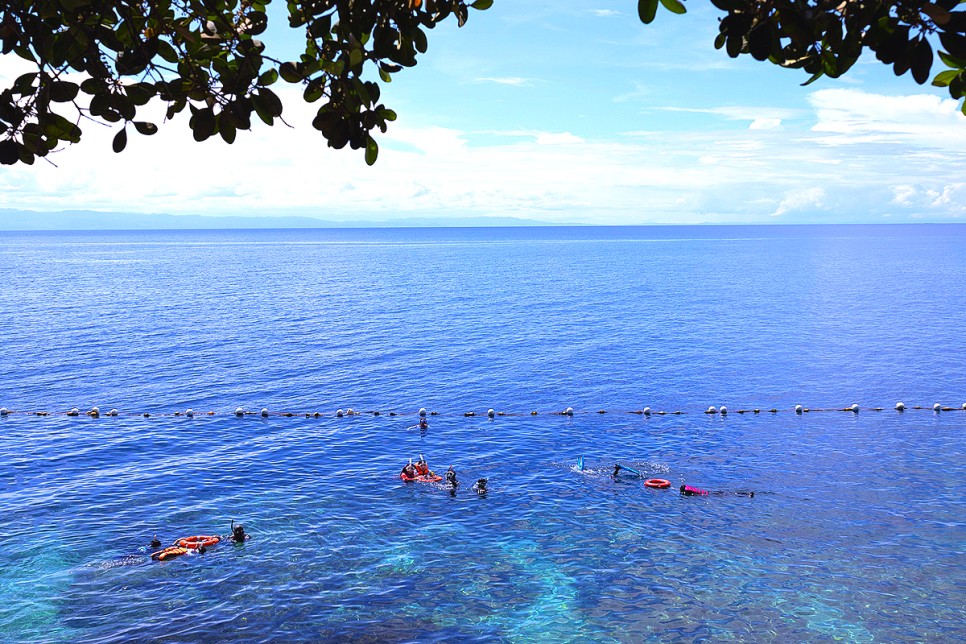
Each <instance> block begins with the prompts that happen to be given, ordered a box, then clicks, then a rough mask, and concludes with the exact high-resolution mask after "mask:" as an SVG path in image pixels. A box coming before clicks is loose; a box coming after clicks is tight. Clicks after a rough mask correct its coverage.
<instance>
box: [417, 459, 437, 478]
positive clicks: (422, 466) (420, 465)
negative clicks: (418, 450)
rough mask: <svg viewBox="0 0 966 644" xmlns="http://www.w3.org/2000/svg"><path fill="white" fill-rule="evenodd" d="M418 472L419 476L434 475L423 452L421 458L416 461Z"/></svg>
mask: <svg viewBox="0 0 966 644" xmlns="http://www.w3.org/2000/svg"><path fill="white" fill-rule="evenodd" d="M416 474H418V475H419V476H426V475H430V476H432V474H433V473H432V472H431V471H430V469H429V465H428V464H427V463H426V459H425V458H423V455H422V454H420V455H419V460H418V461H416Z"/></svg>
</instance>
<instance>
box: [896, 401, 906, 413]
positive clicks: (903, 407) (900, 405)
mask: <svg viewBox="0 0 966 644" xmlns="http://www.w3.org/2000/svg"><path fill="white" fill-rule="evenodd" d="M905 410H906V403H904V402H897V403H896V411H905Z"/></svg>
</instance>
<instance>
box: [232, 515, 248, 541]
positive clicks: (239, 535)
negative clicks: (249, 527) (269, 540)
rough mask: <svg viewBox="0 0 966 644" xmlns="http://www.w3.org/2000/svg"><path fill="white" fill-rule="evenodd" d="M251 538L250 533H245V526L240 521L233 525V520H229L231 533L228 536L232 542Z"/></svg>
mask: <svg viewBox="0 0 966 644" xmlns="http://www.w3.org/2000/svg"><path fill="white" fill-rule="evenodd" d="M251 538H252V537H251V535H248V534H245V526H243V525H242V524H240V523H239V524H238V525H235V520H234V519H232V520H231V534H230V535H229V536H228V540H229V541H231V542H232V543H245V542H246V541H248V540H249V539H251Z"/></svg>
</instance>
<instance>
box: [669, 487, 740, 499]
mask: <svg viewBox="0 0 966 644" xmlns="http://www.w3.org/2000/svg"><path fill="white" fill-rule="evenodd" d="M680 489H681V494H683V495H684V496H708V495H711V494H713V495H714V496H725V495H727V494H732V493H731V492H725V491H724V490H719V491H716V492H709V491H708V490H702V489H701V488H699V487H693V486H691V485H682V486H681V488H680ZM734 494H735V495H737V496H747V497H748V498H751V499H753V498H755V493H754V492H748V491H745V490H739V491H737V492H734Z"/></svg>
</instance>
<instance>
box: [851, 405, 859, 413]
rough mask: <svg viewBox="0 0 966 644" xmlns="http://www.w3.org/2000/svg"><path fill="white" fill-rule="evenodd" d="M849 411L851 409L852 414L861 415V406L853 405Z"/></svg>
mask: <svg viewBox="0 0 966 644" xmlns="http://www.w3.org/2000/svg"><path fill="white" fill-rule="evenodd" d="M849 409H851V410H852V413H853V414H857V413H859V406H858V404H854V405H852V406H851V407H849Z"/></svg>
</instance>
